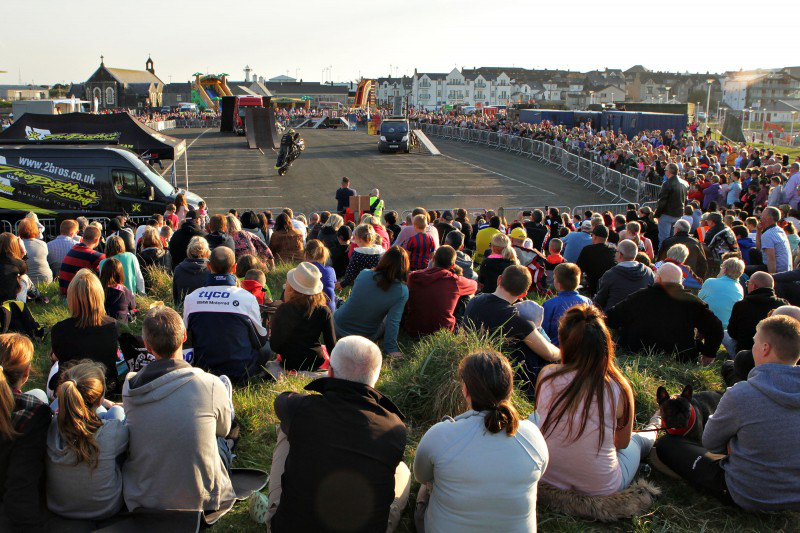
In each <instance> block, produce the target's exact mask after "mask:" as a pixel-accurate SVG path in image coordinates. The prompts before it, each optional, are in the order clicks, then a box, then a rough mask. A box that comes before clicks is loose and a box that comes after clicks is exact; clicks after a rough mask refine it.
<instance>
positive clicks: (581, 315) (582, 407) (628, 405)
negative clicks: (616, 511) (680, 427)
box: [531, 304, 661, 496]
mask: <svg viewBox="0 0 800 533" xmlns="http://www.w3.org/2000/svg"><path fill="white" fill-rule="evenodd" d="M558 340H559V343H560V348H561V363H560V364H555V365H550V366H547V367H545V368H544V369H543V370H542V372H541V373H540V374H539V379H538V383H537V385H536V412H535V413H534V414H533V415H531V419H532V420H533V421H534V422H536V423H537V425H538V426H539V427H540V428H541V430H542V433H543V434H544V438H545V440H546V441H547V448H548V449H549V450H550V459H551V462H550V466H549V467H548V469H547V472H545V475H544V477H543V478H542V480H543V481H544V482H546V483H548V484H550V485H553V486H554V487H557V488H559V489H563V490H576V491H579V492H582V493H585V494H589V495H593V496H606V495H609V494H614V493H615V492H619V491H621V490H624V489H625V488H626V487H627V486H628V485H630V483H631V481H633V478H634V476H635V475H636V472H637V470H638V468H639V463H640V461H641V459H642V458H644V457H646V456H647V454H648V453H650V450H651V448H652V447H653V443H654V442H655V438H656V432H655V431H648V432H643V433H633V422H634V403H633V391H632V390H631V385H630V383H629V382H628V380H627V379H625V376H623V375H622V372H621V371H620V369H619V368H618V367H617V364H616V363H615V361H614V343H613V341H612V339H611V334H610V333H609V331H608V328H607V327H606V324H605V321H604V320H603V315H602V312H601V311H600V310H599V309H598V308H597V307H595V306H593V305H588V304H582V305H576V306H575V307H572V308H570V309H568V310H567V312H566V313H564V315H563V316H562V317H561V323H560V324H559V329H558ZM651 423H653V424H657V425H656V426H655V427H660V425H661V423H660V420H658V419H656V418H654V419H653V420H651Z"/></svg>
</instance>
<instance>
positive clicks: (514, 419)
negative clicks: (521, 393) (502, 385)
mask: <svg viewBox="0 0 800 533" xmlns="http://www.w3.org/2000/svg"><path fill="white" fill-rule="evenodd" d="M483 423H484V425H485V426H486V431H488V432H489V433H492V434H494V433H500V432H501V431H502V430H504V429H505V431H506V435H508V436H509V437H511V436H512V435H514V434H515V433H516V432H517V428H518V427H519V413H518V412H517V410H516V409H515V408H514V406H513V405H511V402H509V401H508V400H501V401H500V403H498V404H497V405H496V406H493V407H491V408H489V409H488V413H486V417H485V418H484V419H483Z"/></svg>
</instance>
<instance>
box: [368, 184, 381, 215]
mask: <svg viewBox="0 0 800 533" xmlns="http://www.w3.org/2000/svg"><path fill="white" fill-rule="evenodd" d="M369 213H370V214H372V215H374V216H376V217H378V218H381V215H382V214H383V200H381V192H380V191H379V190H378V189H372V190H371V191H370V192H369Z"/></svg>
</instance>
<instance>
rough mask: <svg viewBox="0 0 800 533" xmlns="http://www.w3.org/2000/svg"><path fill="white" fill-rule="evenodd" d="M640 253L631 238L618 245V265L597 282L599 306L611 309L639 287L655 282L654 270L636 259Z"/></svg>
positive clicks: (648, 285) (595, 302)
mask: <svg viewBox="0 0 800 533" xmlns="http://www.w3.org/2000/svg"><path fill="white" fill-rule="evenodd" d="M638 253H639V247H638V246H636V243H635V242H633V241H631V240H629V239H624V240H623V241H622V242H620V243H619V245H617V255H616V260H617V265H616V266H614V267H613V268H610V269H609V270H607V271H606V273H605V274H603V276H602V277H601V278H600V282H599V283H598V284H597V294H596V295H595V297H594V304H595V305H596V306H597V307H599V308H601V309H603V310H607V309H610V308H612V307H614V306H615V305H617V304H618V303H619V302H621V301H622V300H624V299H625V298H627V297H628V296H630V295H631V294H633V293H634V292H636V291H638V290H639V289H644V288H645V287H650V286H651V285H652V284H653V282H654V281H655V278H654V276H653V271H652V270H650V268H649V267H646V266H644V265H643V264H641V263H639V262H638V261H636V254H638Z"/></svg>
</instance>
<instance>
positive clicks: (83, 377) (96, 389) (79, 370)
mask: <svg viewBox="0 0 800 533" xmlns="http://www.w3.org/2000/svg"><path fill="white" fill-rule="evenodd" d="M104 393H105V371H104V370H103V368H102V365H99V364H97V363H94V362H91V361H83V362H81V363H78V364H77V365H75V366H74V367H72V368H70V369H69V370H67V371H66V372H65V373H64V381H63V382H62V383H61V385H60V386H59V388H58V430H59V433H61V437H62V438H63V439H64V441H65V443H66V445H67V447H68V448H69V449H70V450H72V451H73V452H74V453H75V456H76V463H75V464H76V465H77V464H80V463H87V464H88V465H89V468H90V469H94V468H96V467H97V464H98V456H99V454H100V447H99V446H98V444H97V440H96V439H95V434H96V433H97V430H99V429H100V428H101V427H102V426H103V422H102V420H100V418H99V417H98V416H97V414H96V413H95V411H94V406H95V405H96V404H97V403H98V402H100V400H102V398H103V395H104Z"/></svg>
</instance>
